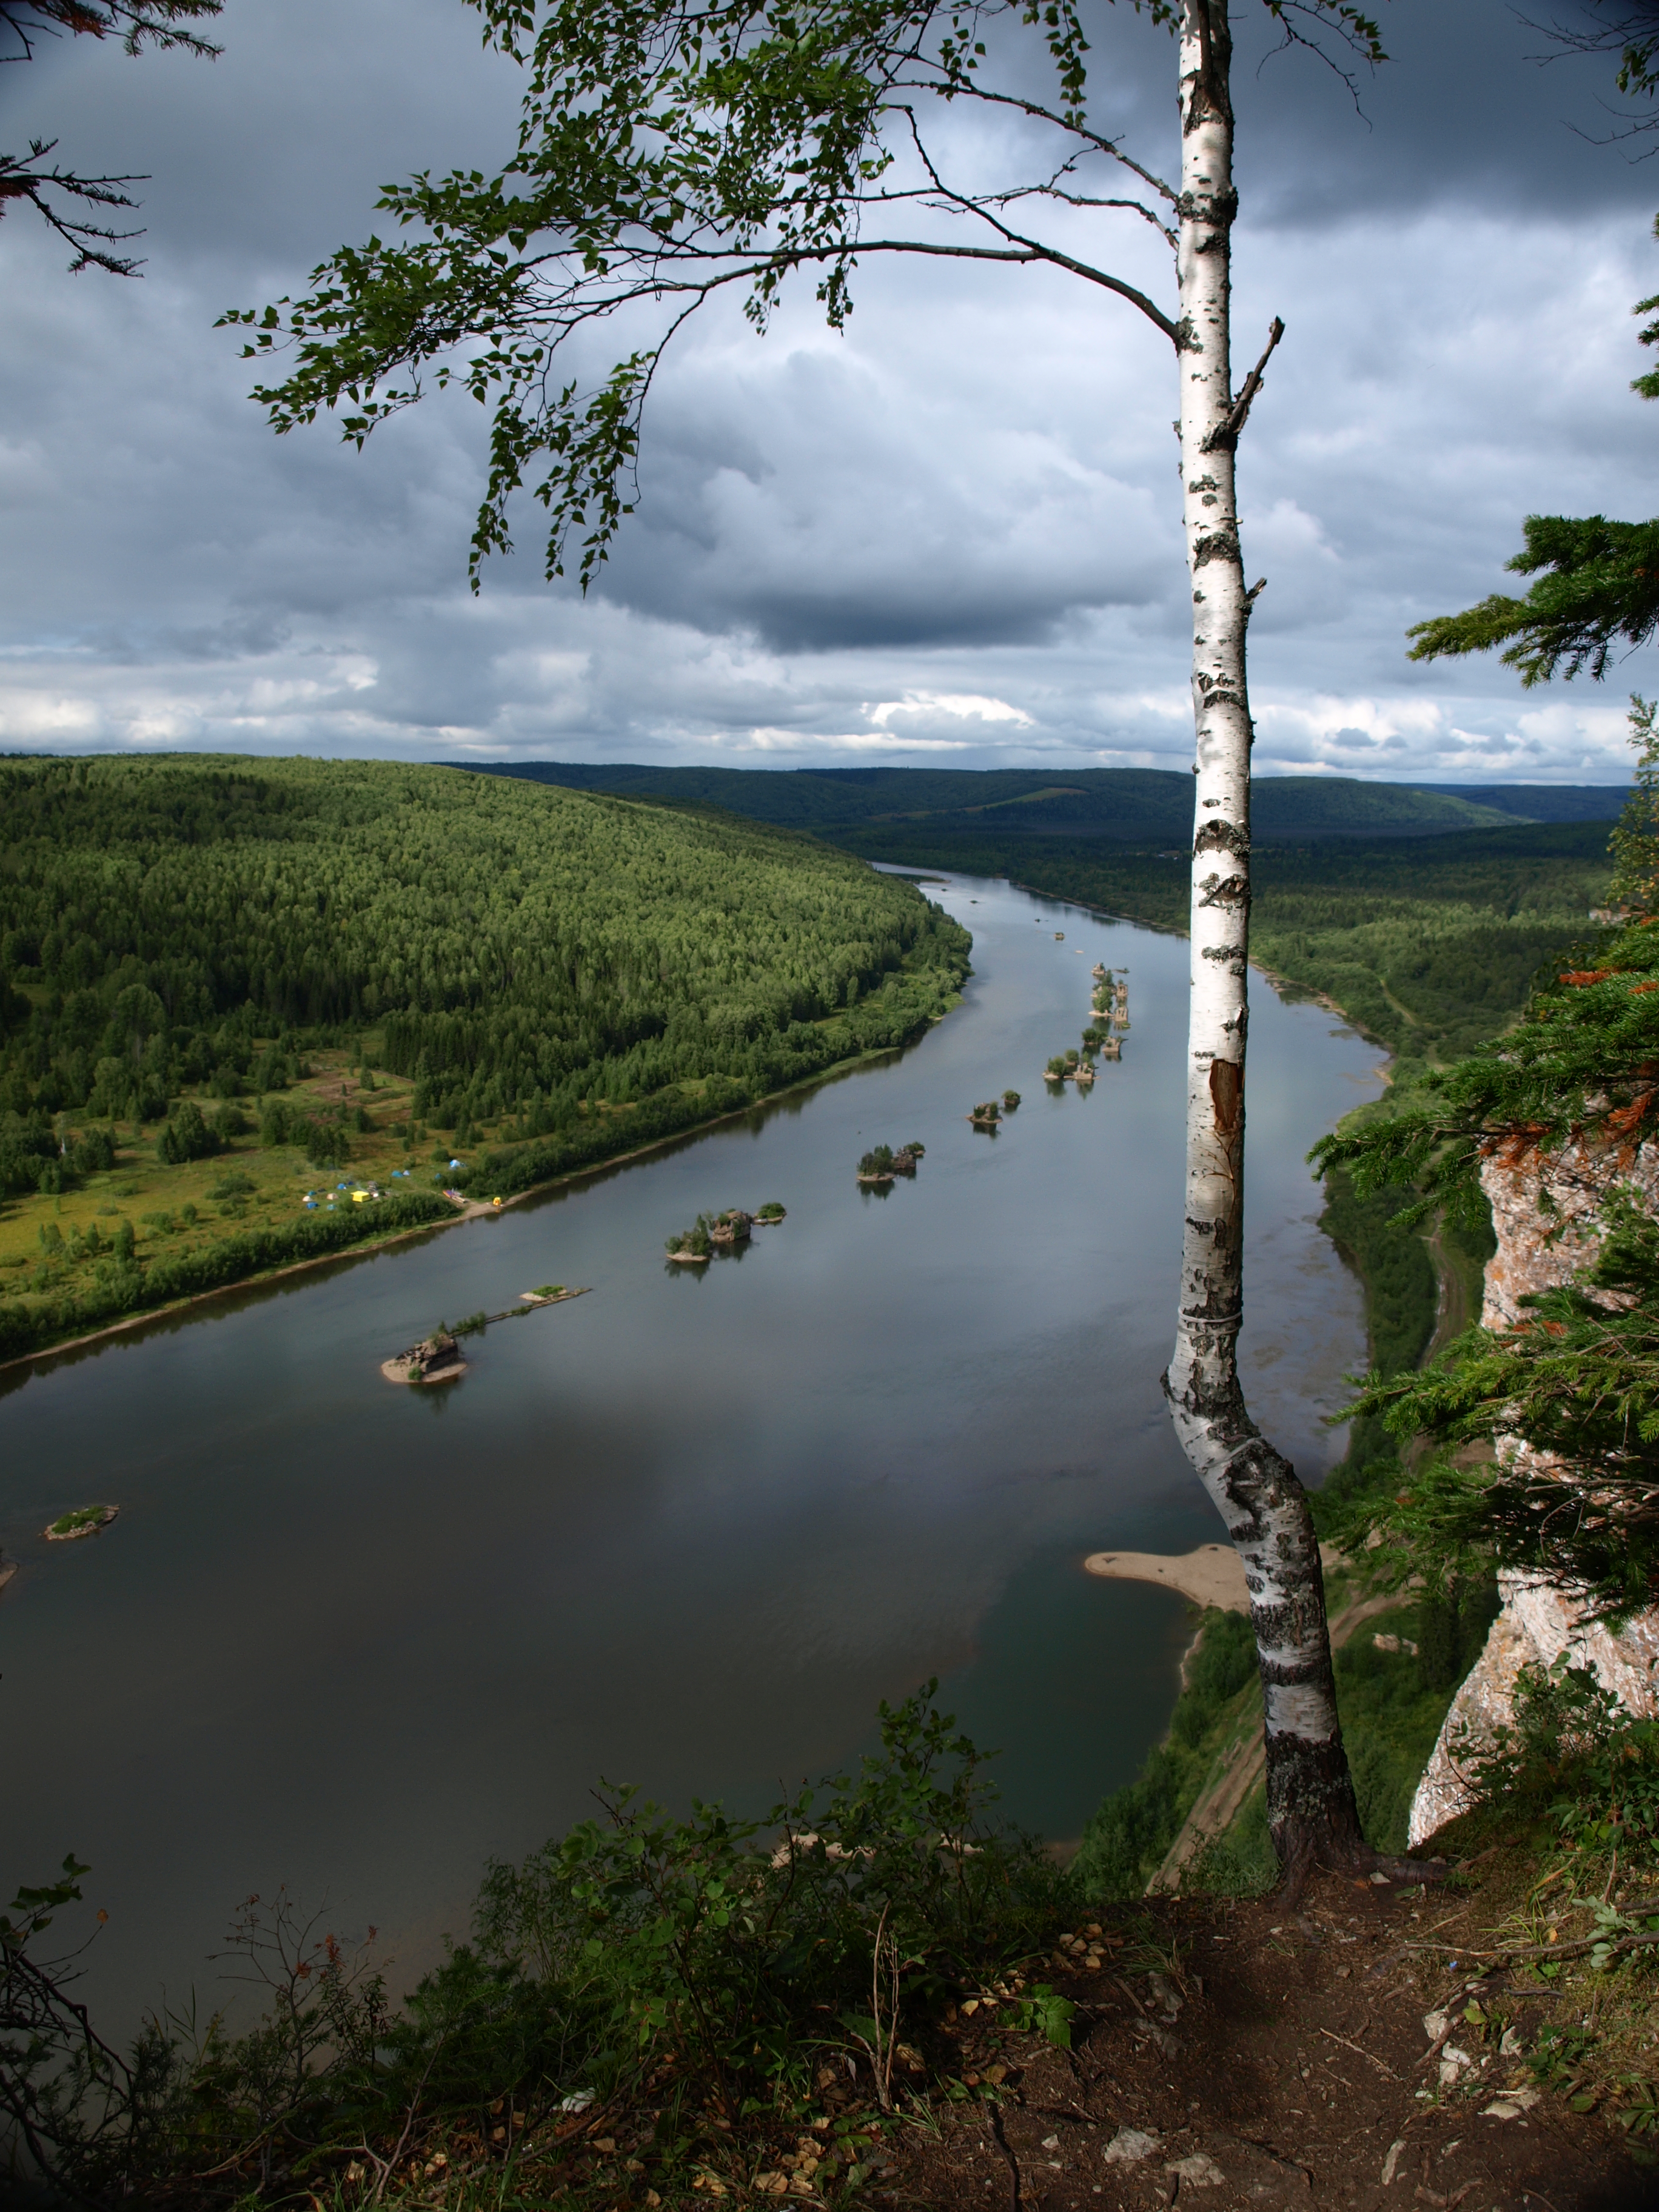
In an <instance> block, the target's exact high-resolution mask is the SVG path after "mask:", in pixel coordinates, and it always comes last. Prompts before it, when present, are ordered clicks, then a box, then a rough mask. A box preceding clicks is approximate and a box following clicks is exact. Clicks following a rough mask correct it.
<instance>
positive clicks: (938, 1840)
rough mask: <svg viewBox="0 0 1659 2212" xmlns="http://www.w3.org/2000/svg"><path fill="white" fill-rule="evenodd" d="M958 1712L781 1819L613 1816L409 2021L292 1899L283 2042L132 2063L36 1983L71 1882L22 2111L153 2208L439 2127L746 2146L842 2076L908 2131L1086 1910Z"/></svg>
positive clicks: (248, 1944)
mask: <svg viewBox="0 0 1659 2212" xmlns="http://www.w3.org/2000/svg"><path fill="white" fill-rule="evenodd" d="M934 1687H935V1686H934V1685H933V1684H931V1683H930V1684H929V1685H928V1686H927V1688H926V1689H925V1690H923V1691H921V1692H918V1694H917V1695H916V1696H915V1697H914V1698H912V1699H908V1700H907V1701H906V1702H905V1703H904V1704H903V1705H901V1706H899V1707H898V1708H897V1709H896V1710H890V1709H889V1708H888V1707H887V1706H885V1705H884V1706H883V1707H882V1709H881V1750H880V1752H879V1753H878V1755H876V1756H873V1757H867V1758H866V1759H864V1760H863V1761H862V1762H861V1765H860V1772H859V1773H858V1774H857V1775H856V1776H853V1777H848V1776H846V1775H842V1776H839V1777H836V1778H832V1779H830V1780H828V1781H826V1782H824V1783H823V1784H821V1785H820V1787H819V1789H818V1790H817V1791H810V1790H809V1791H806V1792H804V1793H803V1794H802V1795H801V1796H799V1797H798V1798H796V1799H795V1800H793V1802H788V1803H785V1804H780V1805H777V1806H775V1807H774V1808H772V1810H771V1811H770V1812H769V1813H768V1814H765V1815H764V1816H763V1818H762V1819H760V1820H736V1819H733V1818H732V1817H730V1816H729V1815H728V1814H726V1812H725V1811H724V1810H723V1809H722V1808H720V1806H718V1805H707V1804H703V1803H701V1802H694V1804H693V1808H692V1811H691V1814H690V1817H689V1818H688V1819H685V1820H677V1819H675V1818H673V1817H672V1816H671V1815H670V1814H666V1813H665V1812H664V1811H663V1810H662V1809H661V1808H659V1807H656V1806H653V1805H649V1804H647V1803H644V1802H641V1800H640V1799H639V1798H638V1797H637V1796H635V1793H634V1792H632V1791H630V1790H614V1791H603V1792H601V1802H602V1803H603V1805H604V1807H605V1815H604V1818H603V1819H599V1820H588V1821H585V1822H583V1823H582V1824H581V1825H580V1826H578V1827H576V1828H574V1829H572V1830H571V1831H570V1832H569V1833H568V1834H567V1835H565V1836H562V1837H561V1838H556V1839H555V1840H554V1841H552V1842H550V1843H549V1844H546V1845H544V1847H543V1848H542V1849H541V1850H538V1851H536V1852H532V1854H531V1856H530V1857H528V1858H526V1860H524V1861H523V1862H522V1863H520V1864H518V1865H507V1864H496V1865H493V1866H492V1867H491V1868H490V1869H489V1874H488V1876H487V1878H486V1880H485V1881H484V1884H483V1889H482V1891H481V1892H480V1894H479V1897H478V1900H477V1908H476V1911H475V1916H474V1940H473V1941H472V1942H471V1943H470V1944H466V1945H464V1946H461V1947H459V1948H455V1949H453V1950H452V1951H451V1953H450V1954H449V1955H448V1957H447V1959H446V1960H445V1961H444V1963H443V1964H442V1965H441V1966H438V1967H436V1968H435V1970H434V1971H433V1972H430V1973H428V1974H427V1975H426V1976H424V1977H423V1978H422V1980H421V1982H420V1983H419V1984H418V1985H417V1986H416V1989H415V1990H413V1991H412V1992H411V1994H410V1996H409V1997H408V1998H407V1999H406V2000H405V2002H404V2003H403V2004H402V2005H401V2006H400V2007H393V2006H392V2005H391V2004H390V2003H389V2002H388V2001H387V1994H386V1986H385V1983H384V1981H383V1979H382V1978H381V1977H380V1974H379V1973H378V1972H376V1971H375V1970H374V1966H373V1964H372V1962H371V1961H370V1960H369V1959H368V1956H367V1955H366V1954H364V1953H362V1952H360V1951H354V1950H353V1949H352V1948H350V1947H349V1946H346V1945H343V1944H341V1943H338V1942H336V1941H335V1939H334V1938H333V1937H332V1936H327V1937H322V1938H319V1937H318V1936H317V1935H316V1933H315V1923H311V1924H307V1923H306V1922H305V1921H304V1919H303V1918H302V1917H301V1915H300V1914H299V1913H298V1912H297V1911H295V1909H294V1907H293V1906H292V1905H291V1904H290V1902H289V1900H288V1899H286V1898H284V1897H280V1896H279V1897H278V1898H277V1899H276V1900H275V1901H274V1903H270V1902H268V1903H266V1904H264V1905H261V1904H260V1903H259V1901H258V1899H254V1900H251V1901H250V1904H249V1905H248V1906H247V1907H246V1908H245V1909H244V1911H243V1913H242V1914H241V1915H240V1917H239V1918H238V1920H237V1922H236V1923H234V1926H233V1929H232V1931H231V1948H232V1949H233V1951H234V1953H235V1954H238V1955H239V1958H240V1963H241V1965H242V1966H243V1968H244V1970H245V1972H246V1975H247V1978H250V1979H252V1980H253V1981H254V1982H255V1984H259V1983H263V1984H264V1985H265V1988H266V1989H267V1990H268V1992H269V1996H270V2007H269V2009H268V2011H267V2012H266V2014H265V2015H264V2018H263V2019H262V2020H260V2021H258V2022H257V2023H256V2025H255V2026H254V2027H252V2029H250V2030H249V2031H247V2032H246V2033H243V2034H241V2035H240V2036H232V2035H231V2034H230V2033H228V2030H227V2029H226V2027H224V2025H223V2022H222V2020H216V2021H213V2022H212V2023H211V2024H210V2027H209V2028H208V2030H207V2033H206V2035H205V2038H202V2037H200V2036H199V2034H198V2033H193V2032H192V2030H193V2026H194V2024H193V2023H192V2022H188V2021H181V2020H178V2019H175V2018H173V2017H172V2016H170V2015H165V2014H164V2015H160V2016H158V2017H155V2018H152V2020H151V2021H150V2022H149V2024H148V2026H147V2027H146V2029H145V2031H144V2033H143V2036H142V2037H141V2039H140V2041H139V2043H138V2045H137V2048H136V2049H135V2051H134V2052H133V2054H132V2056H131V2058H130V2059H123V2058H121V2057H118V2056H117V2055H116V2054H115V2053H114V2052H112V2051H110V2050H109V2049H108V2046H106V2045H94V2043H93V2042H92V2039H91V2038H90V2036H89V2034H88V2031H87V2029H86V2026H85V2022H84V2018H83V2017H80V2018H77V2017H76V2015H75V2014H74V2013H73V2012H72V2010H71V2009H70V2007H69V2004H68V2002H67V2001H66V2000H65V1999H64V1996H63V1993H62V1987H61V1984H60V1983H59V1982H58V1981H57V1980H56V1979H54V1978H53V1975H52V1972H51V1970H50V1967H42V1966H40V1965H38V1964H37V1963H36V1959H37V1954H38V1937H39V1935H40V1930H41V1929H43V1928H44V1927H45V1926H46V1925H48V1924H50V1919H51V1916H52V1913H53V1912H55V1911H60V1910H62V1909H63V1908H64V1906H65V1905H67V1904H68V1903H70V1901H72V1900H73V1899H77V1898H78V1897H79V1894H80V1893H79V1889H78V1886H77V1880H76V1878H77V1877H78V1876H79V1875H81V1874H83V1873H85V1872H86V1871H87V1869H85V1868H82V1867H79V1866H76V1864H75V1863H74V1862H72V1861H70V1862H68V1863H66V1865H65V1869H64V1872H65V1876H66V1877H67V1879H66V1880H65V1881H64V1882H62V1883H59V1884H57V1885H54V1886H52V1887H50V1888H45V1889H40V1890H34V1891H26V1892H21V1893H20V1894H19V1898H18V1899H17V1900H16V1903H15V1905H14V1908H13V1911H14V1913H15V1915H16V1916H17V1917H15V1919H12V1918H8V1919H7V1920H6V1921H5V1922H4V1923H0V1936H3V1938H4V1940H5V1942H6V1943H7V1944H8V1946H9V1949H8V1952H7V1954H6V1956H7V1958H8V1959H9V1960H13V1961H15V1962H17V1978H16V1982H15V1984H14V1985H13V1986H14V1987H16V1988H19V1989H20V1990H21V1982H22V1980H23V1978H24V1977H25V1976H26V1975H27V1974H32V1975H33V1980H31V1981H30V1982H29V1985H28V1988H27V1991H26V1992H23V1994H26V1995H27V1998H28V2000H29V2001H30V2002H31V2004H32V2006H33V2011H32V2014H31V2022H32V2027H33V2033H32V2034H31V2035H29V2036H27V2037H24V2036H19V2037H7V2036H5V2035H3V2034H0V2092H3V2095H4V2099H5V2101H6V2102H7V2103H8V2105H9V2108H10V2109H12V2110H13V2111H16V2110H18V2109H19V2108H20V2106H21V2107H23V2108H25V2109H27V2110H28V2111H30V2112H32V2114H33V2116H34V2124H35V2126H36V2129H37V2133H38V2136H39V2137H40V2142H41V2144H42V2150H43V2156H44V2158H45V2160H46V2164H47V2165H48V2166H49V2167H50V2168H51V2169H52V2170H53V2171H54V2172H56V2173H57V2174H58V2176H59V2177H61V2179H62V2182H63V2184H64V2188H65V2193H67V2194H71V2195H75V2196H77V2197H81V2198H82V2199H83V2200H85V2199H88V2198H94V2197H95V2198H97V2199H98V2200H99V2201H102V2200H103V2199H104V2197H106V2196H107V2197H133V2198H143V2199H145V2200H148V2199H149V2195H150V2191H151V2189H152V2188H153V2187H154V2186H155V2185H158V2184H160V2183H161V2182H162V2181H163V2180H164V2179H169V2178H173V2177H190V2176H195V2177H205V2176H207V2175H210V2174H216V2175H219V2176H221V2177H230V2176H231V2175H232V2170H233V2169H234V2188H235V2191H236V2201H237V2202H239V2203H246V2202H248V2200H249V2196H250V2194H252V2196H258V2195H259V2194H262V2193H263V2189H264V2185H267V2184H268V2183H269V2182H270V2179H271V2178H272V2177H273V2175H274V2174H277V2173H280V2175H281V2176H282V2178H283V2185H284V2186H292V2185H305V2184H306V2183H307V2178H308V2177H309V2175H310V2174H311V2173H312V2172H313V2171H315V2172H318V2174H319V2178H320V2176H321V2174H322V2172H325V2171H326V2168H325V2166H323V2165H322V2161H323V2160H325V2158H326V2156H327V2154H329V2153H330V2152H331V2151H333V2150H338V2151H339V2152H340V2153H341V2154H347V2153H349V2152H361V2151H362V2149H363V2148H364V2147H365V2146H366V2145H367V2144H368V2143H370V2142H383V2141H386V2140H388V2139H396V2138H397V2137H398V2135H399V2133H400V2130H403V2129H404V2124H405V2121H406V2118H407V2117H408V2116H409V2115H410V2113H411V2112H414V2111H415V2110H416V2109H418V2111H419V2112H420V2114H421V2116H422V2123H423V2124H425V2125H431V2124H434V2123H439V2122H441V2121H442V2120H444V2119H445V2118H450V2117H454V2118H465V2117H471V2119H472V2121H473V2124H475V2125H476V2124H478V2121H479V2119H480V2118H481V2117H482V2116H483V2114H484V2113H486V2112H489V2111H490V2110H491V2109H492V2107H493V2108H494V2109H495V2110H496V2111H499V2110H500V2109H501V2102H502V2100H508V2099H510V2100H512V2104H513V2108H514V2110H516V2109H517V2108H518V2107H519V2106H520V2104H521V2103H524V2104H532V2105H533V2106H536V2107H537V2108H538V2111H539V2112H542V2113H546V2112H549V2111H550V2109H552V2110H554V2111H556V2108H557V2107H558V2106H559V2103H560V2100H562V2098H564V2097H567V2096H574V2095H575V2094H576V2093H579V2092H580V2093H586V2095H587V2096H589V2097H594V2096H596V2097H597V2098H598V2099H599V2100H605V2099H607V2098H609V2097H611V2095H613V2094H616V2093H627V2092H629V2091H635V2090H639V2089H641V2088H642V2087H644V2085H645V2084H646V2083H647V2082H648V2083H649V2084H650V2085H651V2093H652V2096H653V2101H655V2102H657V2103H659V2105H662V2106H667V2107H669V2108H671V2111H672V2110H675V2109H678V2108H681V2107H684V2108H686V2109H687V2111H688V2112H714V2113H715V2114H718V2115H720V2116H721V2117H722V2118H723V2119H724V2121H725V2122H726V2124H732V2123H735V2122H737V2121H738V2120H739V2119H740V2118H744V2117H745V2116H747V2115H749V2114H751V2113H755V2112H780V2113H787V2112H790V2111H791V2110H792V2109H793V2110H799V2108H800V2107H801V2106H803V2105H804V2104H805V2101H806V2100H807V2099H808V2098H809V2097H811V2095H812V2094H813V2093H814V2089H815V2086H816V2082H817V2073H818V2069H819V2068H820V2066H821V2065H822V2064H823V2062H824V2061H825V2060H826V2059H830V2060H833V2062H834V2063H835V2067H836V2073H837V2074H838V2075H841V2076H842V2078H846V2077H847V2075H848V2069H849V2068H850V2069H851V2072H852V2074H853V2075H854V2076H855V2077H856V2078H857V2080H858V2083H859V2093H860V2095H861V2096H862V2097H864V2098H866V2099H868V2100H870V2101H871V2102H872V2103H878V2104H881V2105H884V2106H885V2105H887V2104H889V2103H890V2102H892V2101H893V2100H894V2088H895V2084H896V2083H902V2082H903V2081H904V2079H905V2076H906V2073H907V2071H908V2069H910V2068H912V2067H913V2066H914V2064H915V2063H916V2062H915V2058H914V2049H913V2046H914V2043H915V2040H916V2039H919V2038H921V2037H922V2036H923V2035H924V2033H925V2030H926V2028H927V2025H928V2023H929V2022H930V2021H933V2019H935V2018H937V2017H938V2016H939V2014H940V2013H941V2012H942V2011H943V2010H944V2009H945V2007H946V2006H947V2005H948V2004H949V2003H950V2002H952V2001H953V2000H954V1999H956V1998H957V1997H958V1996H961V1995H963V1994H965V1993H966V1992H968V1991H969V1990H975V1991H977V1990H981V1988H983V1987H984V1986H985V1985H986V1984H987V1983H988V1982H992V1981H994V1980H996V1979H997V1978H999V1977H1000V1975H1002V1974H1004V1973H1005V1972H1008V1971H1009V1970H1010V1969H1011V1968H1012V1966H1014V1965H1015V1963H1016V1962H1018V1961H1019V1960H1026V1959H1029V1958H1030V1956H1031V1955H1032V1954H1034V1953H1039V1952H1041V1951H1042V1950H1044V1949H1046V1948H1048V1946H1049V1945H1050V1944H1051V1943H1052V1942H1053V1940H1054V1935H1055V1933H1056V1932H1057V1930H1058V1929H1059V1928H1060V1926H1061V1925H1062V1924H1063V1922H1064V1918H1065V1916H1066V1902H1067V1899H1068V1896H1069V1892H1068V1889H1067V1886H1066V1881H1065V1878H1064V1877H1063V1876H1062V1875H1060V1873H1059V1872H1058V1871H1057V1869H1055V1868H1054V1866H1053V1865H1052V1864H1051V1863H1049V1861H1048V1858H1047V1857H1045V1855H1044V1854H1043V1853H1042V1850H1040V1849H1038V1848H1037V1847H1036V1844H1035V1843H1034V1842H1031V1841H1030V1840H1027V1839H1025V1838H1020V1837H1018V1836H1013V1835H1010V1834H1008V1833H1006V1832H1003V1831H1002V1830H1000V1829H999V1828H997V1827H995V1826H992V1825H991V1824H990V1823H989V1820H988V1819H987V1815H988V1813H989V1809H990V1806H991V1802H992V1800H993V1798H994V1791H993V1790H991V1789H990V1787H989V1786H988V1784H987V1782H986V1780H985V1778H984V1776H983V1773H982V1771H981V1770H982V1766H983V1760H982V1758H981V1754H980V1753H978V1752H977V1751H976V1750H975V1747H974V1746H973V1745H972V1744H971V1743H970V1742H969V1741H967V1739H966V1738H965V1737H963V1736H960V1735H956V1734H955V1733H954V1732H953V1730H954V1724H953V1723H952V1722H951V1720H950V1719H949V1718H948V1717H945V1716H943V1715H941V1714H939V1712H938V1711H934V1710H933V1707H932V1705H931V1702H930V1701H931V1699H932V1696H933V1690H934ZM1070 2011H1071V2008H1070V2006H1069V2004H1068V2003H1067V2002H1066V2001H1065V2000H1063V1999H1060V1998H1058V1997H1055V1996H1054V1994H1053V1992H1052V1991H1051V1990H1048V1989H1047V1988H1046V1987H1045V1986H1042V1985H1039V1986H1038V1987H1036V1989H1034V1990H1031V1991H1030V1994H1029V1996H1027V1997H1025V1998H1024V2000H1023V2001H1021V2002H1020V2003H1019V2004H1018V2006H1011V2007H1009V2008H1008V2013H1009V2016H1010V2018H1011V2020H1012V2021H1013V2022H1014V2023H1015V2024H1018V2025H1036V2026H1039V2027H1043V2028H1044V2029H1046V2031H1047V2032H1048V2034H1049V2035H1050V2036H1051V2037H1052V2039H1054V2041H1056V2042H1057V2043H1060V2044H1061V2045H1064V2044H1065V2043H1066V2041H1067V2039H1068V2026H1067V2021H1068V2017H1069V2014H1070ZM487 2125H488V2123H487V2122H486V2123H485V2126H486V2128H487ZM674 2133H675V2130H674V2128H673V2126H672V2125H671V2126H670V2128H669V2130H668V2136H669V2140H670V2142H671V2141H672V2137H673V2135H674ZM404 2140H405V2141H406V2140H407V2137H406V2136H405V2137H404ZM227 2193H228V2182H227Z"/></svg>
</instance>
